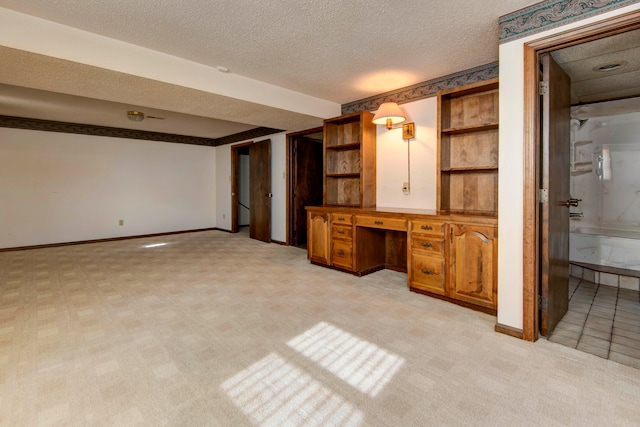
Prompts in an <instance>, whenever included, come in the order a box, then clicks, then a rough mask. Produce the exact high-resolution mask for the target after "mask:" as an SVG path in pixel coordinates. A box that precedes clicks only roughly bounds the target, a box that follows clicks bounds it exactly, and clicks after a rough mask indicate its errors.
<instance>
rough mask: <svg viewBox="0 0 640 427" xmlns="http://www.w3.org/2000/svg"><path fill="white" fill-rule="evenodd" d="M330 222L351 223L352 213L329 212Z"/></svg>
mask: <svg viewBox="0 0 640 427" xmlns="http://www.w3.org/2000/svg"><path fill="white" fill-rule="evenodd" d="M331 222H332V224H345V225H347V224H348V225H351V224H352V223H353V215H351V214H345V213H340V212H337V213H332V214H331Z"/></svg>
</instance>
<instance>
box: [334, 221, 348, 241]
mask: <svg viewBox="0 0 640 427" xmlns="http://www.w3.org/2000/svg"><path fill="white" fill-rule="evenodd" d="M331 238H332V239H342V240H351V239H352V238H353V227H351V225H335V224H334V225H333V226H332V227H331Z"/></svg>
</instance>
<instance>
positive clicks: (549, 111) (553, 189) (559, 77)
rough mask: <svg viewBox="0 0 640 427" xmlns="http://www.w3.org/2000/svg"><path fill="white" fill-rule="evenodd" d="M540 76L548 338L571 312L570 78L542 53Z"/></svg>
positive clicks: (543, 321)
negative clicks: (544, 88)
mask: <svg viewBox="0 0 640 427" xmlns="http://www.w3.org/2000/svg"><path fill="white" fill-rule="evenodd" d="M541 60H542V68H543V78H544V79H545V80H546V81H547V82H548V84H549V90H548V93H547V95H544V96H543V97H542V132H541V136H542V158H541V163H542V176H541V178H542V188H545V189H547V190H548V194H549V196H548V201H547V202H546V203H543V204H542V206H541V214H542V217H541V220H540V224H541V237H540V240H541V252H540V263H541V266H540V267H541V268H540V280H541V283H540V285H541V286H540V287H541V296H542V297H543V298H544V299H546V301H547V304H546V309H545V307H543V309H542V310H541V312H540V333H541V334H542V335H545V336H548V335H549V334H550V333H551V332H552V331H553V329H554V328H555V327H556V325H557V324H558V322H560V320H561V319H562V317H563V316H564V315H565V313H566V312H567V310H568V308H569V208H568V207H566V206H563V205H562V203H563V202H566V201H567V200H569V198H570V197H571V194H570V183H569V168H570V150H571V148H570V144H569V141H570V128H569V120H570V119H571V112H570V106H571V80H570V79H569V76H568V75H567V74H566V73H565V72H564V70H563V69H562V68H561V67H560V66H559V65H558V64H556V62H555V61H554V60H553V58H552V57H551V55H550V54H545V55H542V57H541Z"/></svg>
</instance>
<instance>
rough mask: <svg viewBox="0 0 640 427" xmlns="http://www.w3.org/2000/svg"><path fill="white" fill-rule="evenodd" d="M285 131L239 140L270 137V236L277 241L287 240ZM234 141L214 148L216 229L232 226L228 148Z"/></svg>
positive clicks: (229, 150) (229, 151)
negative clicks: (271, 196) (263, 136)
mask: <svg viewBox="0 0 640 427" xmlns="http://www.w3.org/2000/svg"><path fill="white" fill-rule="evenodd" d="M286 135H287V134H286V132H281V133H277V134H274V135H269V136H268V137H265V138H260V139H255V140H253V139H252V140H247V141H240V142H238V143H236V144H243V143H246V142H248V141H255V142H260V141H263V140H265V139H270V140H271V193H273V198H272V199H271V239H272V240H275V241H278V242H285V241H286V240H287V176H286V171H287V157H286V150H287V137H286ZM236 144H228V145H222V146H220V147H216V176H217V182H218V185H217V191H216V195H217V196H216V204H217V218H216V221H217V224H218V228H221V229H224V230H230V229H231V147H232V146H233V145H236Z"/></svg>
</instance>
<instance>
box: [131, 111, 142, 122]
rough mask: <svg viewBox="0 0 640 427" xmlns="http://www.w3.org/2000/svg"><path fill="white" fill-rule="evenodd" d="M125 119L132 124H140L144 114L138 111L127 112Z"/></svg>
mask: <svg viewBox="0 0 640 427" xmlns="http://www.w3.org/2000/svg"><path fill="white" fill-rule="evenodd" d="M127 118H128V119H129V120H131V121H132V122H141V121H143V120H144V113H142V112H140V111H133V110H132V111H127Z"/></svg>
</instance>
